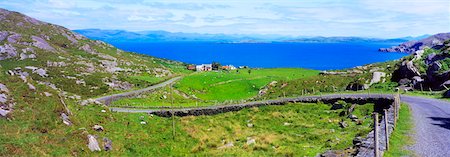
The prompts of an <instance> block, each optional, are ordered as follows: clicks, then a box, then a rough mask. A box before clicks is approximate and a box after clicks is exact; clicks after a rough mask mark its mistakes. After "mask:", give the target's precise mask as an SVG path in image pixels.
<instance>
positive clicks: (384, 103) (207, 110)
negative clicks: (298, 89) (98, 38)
mask: <svg viewBox="0 0 450 157" xmlns="http://www.w3.org/2000/svg"><path fill="white" fill-rule="evenodd" d="M339 100H343V101H345V102H347V103H353V104H366V103H374V104H375V111H377V112H380V111H383V109H386V108H389V106H390V104H392V102H393V100H394V97H393V96H392V95H388V94H374V95H368V94H354V95H342V96H341V95H327V96H308V97H298V98H284V99H277V100H266V101H257V102H248V103H243V104H232V105H222V106H210V107H198V108H183V109H173V110H171V109H161V110H156V111H151V112H149V113H150V114H154V115H158V116H161V117H171V116H172V112H173V115H174V116H180V117H182V116H200V115H215V114H219V113H225V112H232V111H239V110H242V109H244V108H252V107H260V106H266V105H284V104H286V103H296V102H301V103H317V102H319V101H320V102H323V103H326V104H333V103H335V102H337V101H339Z"/></svg>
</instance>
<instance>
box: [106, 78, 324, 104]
mask: <svg viewBox="0 0 450 157" xmlns="http://www.w3.org/2000/svg"><path fill="white" fill-rule="evenodd" d="M248 70H249V69H241V70H236V71H219V72H199V73H193V74H191V75H187V76H185V77H184V78H183V79H181V80H180V81H179V82H178V83H176V84H175V85H174V88H173V89H170V88H169V87H165V88H163V89H159V90H156V91H155V92H152V93H149V94H144V95H142V96H140V97H137V98H129V99H121V100H118V101H115V102H113V105H114V106H132V107H157V106H172V104H171V102H172V99H173V102H174V103H173V106H175V107H187V106H205V105H214V104H224V103H237V102H238V101H241V100H245V99H248V98H251V97H254V96H256V95H257V94H258V92H259V90H260V89H261V88H262V87H264V86H266V85H267V84H269V83H271V82H272V81H278V82H280V81H287V80H292V79H298V78H307V77H312V76H315V75H317V74H318V71H315V70H306V69H251V70H250V73H249V72H248ZM139 79H142V80H145V79H146V78H145V77H140V78H139ZM278 84H280V83H278ZM172 95H173V97H172Z"/></svg>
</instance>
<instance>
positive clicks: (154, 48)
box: [111, 42, 406, 70]
mask: <svg viewBox="0 0 450 157" xmlns="http://www.w3.org/2000/svg"><path fill="white" fill-rule="evenodd" d="M111 44H113V45H114V46H116V47H118V48H120V49H123V50H126V51H132V52H137V53H142V54H147V55H150V56H154V57H159V58H165V59H170V60H177V61H182V62H186V63H192V64H202V63H211V62H213V61H216V62H220V63H221V64H222V65H225V64H226V65H228V64H232V65H235V66H241V65H242V66H244V65H245V66H250V67H253V68H279V67H296V68H308V69H317V70H331V69H345V68H352V67H355V66H359V65H364V64H369V63H375V62H383V61H388V60H395V59H399V58H401V57H403V56H405V55H406V54H404V53H385V52H378V48H384V47H391V46H393V45H398V44H399V43H371V42H361V43H212V42H160V43H156V42H154V43H140V42H112V43H111Z"/></svg>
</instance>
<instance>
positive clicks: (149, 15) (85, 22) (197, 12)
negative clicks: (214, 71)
mask: <svg viewBox="0 0 450 157" xmlns="http://www.w3.org/2000/svg"><path fill="white" fill-rule="evenodd" d="M0 6H2V7H5V8H7V9H11V10H15V11H20V12H23V13H26V14H28V15H30V16H33V17H36V18H38V19H41V20H44V21H47V22H51V23H56V24H60V25H63V26H66V27H68V28H71V29H83V28H101V29H125V30H132V31H141V30H167V31H175V32H200V33H235V34H249V33H257V34H283V35H321V36H372V37H400V36H409V35H421V34H433V33H438V32H449V31H450V30H449V29H448V28H449V26H450V3H448V0H429V1H420V0H365V1H353V0H340V1H335V0H318V1H295V0H278V1H275V0H262V1H256V0H249V1H234V0H233V1H221V0H215V1H208V2H206V1H200V0H184V1H179V0H133V1H121V0H103V1H98V0H77V1H63V0H23V1H0Z"/></svg>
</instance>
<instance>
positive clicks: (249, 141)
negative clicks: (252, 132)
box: [246, 137, 256, 145]
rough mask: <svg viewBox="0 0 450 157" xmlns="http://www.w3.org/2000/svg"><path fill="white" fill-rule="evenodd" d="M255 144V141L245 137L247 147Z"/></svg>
mask: <svg viewBox="0 0 450 157" xmlns="http://www.w3.org/2000/svg"><path fill="white" fill-rule="evenodd" d="M255 143H256V140H255V139H254V138H251V137H247V142H246V144H247V145H252V144H255Z"/></svg>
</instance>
